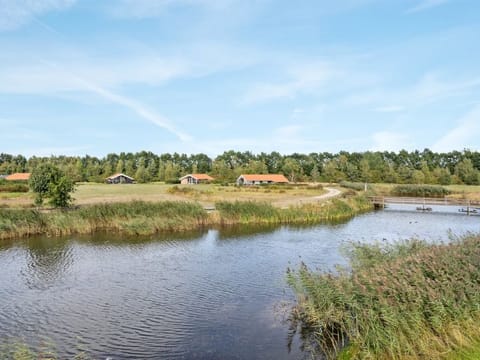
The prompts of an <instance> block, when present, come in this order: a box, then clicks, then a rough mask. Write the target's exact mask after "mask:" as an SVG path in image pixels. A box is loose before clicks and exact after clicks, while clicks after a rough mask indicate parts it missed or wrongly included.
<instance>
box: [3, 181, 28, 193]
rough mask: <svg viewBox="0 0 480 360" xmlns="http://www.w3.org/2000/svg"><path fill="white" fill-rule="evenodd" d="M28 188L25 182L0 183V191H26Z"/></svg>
mask: <svg viewBox="0 0 480 360" xmlns="http://www.w3.org/2000/svg"><path fill="white" fill-rule="evenodd" d="M28 190H29V188H28V185H26V184H20V183H12V184H5V183H3V184H0V192H28Z"/></svg>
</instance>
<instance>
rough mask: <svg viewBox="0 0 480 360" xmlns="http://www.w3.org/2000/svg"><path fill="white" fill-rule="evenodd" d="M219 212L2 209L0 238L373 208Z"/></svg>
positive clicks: (258, 207) (245, 206)
mask: <svg viewBox="0 0 480 360" xmlns="http://www.w3.org/2000/svg"><path fill="white" fill-rule="evenodd" d="M215 207H216V210H217V211H214V212H210V213H208V212H207V211H206V210H204V208H203V207H202V206H201V205H200V204H199V203H195V202H187V201H163V202H156V203H154V202H144V201H131V202H126V203H105V204H97V205H87V206H82V207H79V208H75V209H67V210H49V211H45V210H43V211H39V210H34V209H24V210H12V209H0V239H6V238H15V237H25V236H31V235H40V234H46V235H51V236H60V235H69V234H89V233H94V232H98V231H109V232H117V233H123V234H126V235H151V234H155V233H161V232H183V231H190V230H193V229H199V228H203V227H205V226H222V225H234V224H239V225H243V224H300V223H315V222H320V221H325V220H338V219H344V218H349V217H352V216H354V215H355V214H356V213H358V212H361V211H365V210H369V209H371V205H370V203H369V202H368V200H366V199H365V198H361V197H354V198H349V199H341V200H337V199H334V200H331V201H329V202H324V203H317V204H304V205H302V206H296V207H290V208H288V209H279V208H277V207H274V206H273V205H271V204H269V203H265V202H255V201H235V202H228V201H220V202H217V203H216V204H215Z"/></svg>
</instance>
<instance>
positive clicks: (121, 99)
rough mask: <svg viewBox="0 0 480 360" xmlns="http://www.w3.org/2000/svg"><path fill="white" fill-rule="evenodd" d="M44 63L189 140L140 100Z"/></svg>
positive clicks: (87, 88)
mask: <svg viewBox="0 0 480 360" xmlns="http://www.w3.org/2000/svg"><path fill="white" fill-rule="evenodd" d="M46 64H47V65H49V66H50V67H52V68H54V69H57V71H59V72H61V73H63V74H65V75H66V76H68V77H70V79H71V81H73V82H75V83H77V84H78V85H80V87H81V88H83V90H87V91H89V92H91V93H93V94H96V95H99V96H101V97H102V98H104V99H106V100H109V101H110V102H112V103H114V104H117V105H121V106H123V107H125V108H127V109H130V110H132V111H133V112H134V113H136V114H137V115H138V116H139V117H141V118H142V119H144V120H147V121H149V122H151V123H153V124H155V125H157V126H159V127H161V128H163V129H165V130H168V131H169V132H171V133H173V134H174V135H176V136H177V137H178V138H179V139H180V140H181V141H189V140H191V137H190V136H189V135H188V134H186V133H184V132H182V131H180V130H178V129H177V128H176V127H175V126H174V125H173V124H172V123H171V122H170V120H168V119H167V118H166V117H164V116H162V115H160V114H158V113H156V112H154V111H152V110H150V109H148V108H147V107H146V106H145V105H143V104H141V103H140V102H138V101H135V100H134V99H131V98H129V97H126V96H123V95H120V94H117V93H114V92H113V91H110V90H108V89H106V88H103V87H101V86H99V85H97V84H96V83H94V82H93V81H91V80H88V79H86V78H83V77H80V76H78V75H77V74H74V73H72V72H68V71H67V70H65V69H63V68H61V67H60V66H59V65H58V64H53V63H46Z"/></svg>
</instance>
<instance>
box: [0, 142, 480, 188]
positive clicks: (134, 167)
mask: <svg viewBox="0 0 480 360" xmlns="http://www.w3.org/2000/svg"><path fill="white" fill-rule="evenodd" d="M42 163H51V164H54V165H56V166H58V167H59V168H60V169H62V170H63V171H65V173H66V174H67V175H68V176H69V177H70V178H71V179H73V180H74V181H76V182H84V181H88V182H103V181H104V180H105V178H106V177H108V176H110V175H112V174H114V173H124V174H127V175H129V176H132V177H134V178H135V180H136V181H137V182H140V183H143V182H151V181H165V182H167V183H174V182H177V181H178V178H179V177H181V176H183V175H185V174H189V173H208V174H210V175H212V176H213V177H215V179H216V181H217V182H219V183H230V182H233V181H235V179H236V178H237V177H238V176H239V175H240V174H248V173H256V174H266V173H283V174H284V175H285V176H287V177H288V179H289V180H290V181H293V182H297V181H328V182H340V181H352V182H369V183H379V182H383V183H405V184H440V185H449V184H468V185H478V184H480V153H479V152H477V151H470V150H464V151H461V152H460V151H452V152H448V153H435V152H432V151H431V150H429V149H425V150H423V151H412V152H408V151H405V150H402V151H400V152H388V151H384V152H371V151H367V152H346V151H341V152H339V153H336V154H332V153H328V152H322V153H310V154H298V153H294V154H291V155H281V154H280V153H278V152H271V153H268V154H267V153H263V152H262V153H260V154H253V153H251V152H249V151H246V152H238V151H233V150H229V151H225V152H224V153H223V154H221V155H218V156H217V157H215V158H214V159H212V158H210V157H209V156H207V155H205V154H194V155H186V154H178V153H173V154H168V153H166V154H161V155H157V154H154V153H152V152H148V151H141V152H137V153H124V152H122V153H120V154H108V155H107V156H105V157H103V158H97V157H92V156H88V155H86V156H82V157H80V156H50V157H37V156H32V157H30V158H28V159H27V158H26V157H24V156H22V155H9V154H3V153H2V154H0V175H1V174H3V175H5V174H11V173H14V172H30V171H32V170H33V169H34V168H35V167H36V166H38V165H39V164H42Z"/></svg>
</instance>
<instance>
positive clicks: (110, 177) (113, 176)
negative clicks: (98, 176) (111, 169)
mask: <svg viewBox="0 0 480 360" xmlns="http://www.w3.org/2000/svg"><path fill="white" fill-rule="evenodd" d="M119 176H124V177H126V178H127V179H130V180H135V179H134V178H132V177H130V176H128V175H125V174H121V173H119V174H113V175H112V176H109V177H107V180H113V179H115V178H117V177H119Z"/></svg>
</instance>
